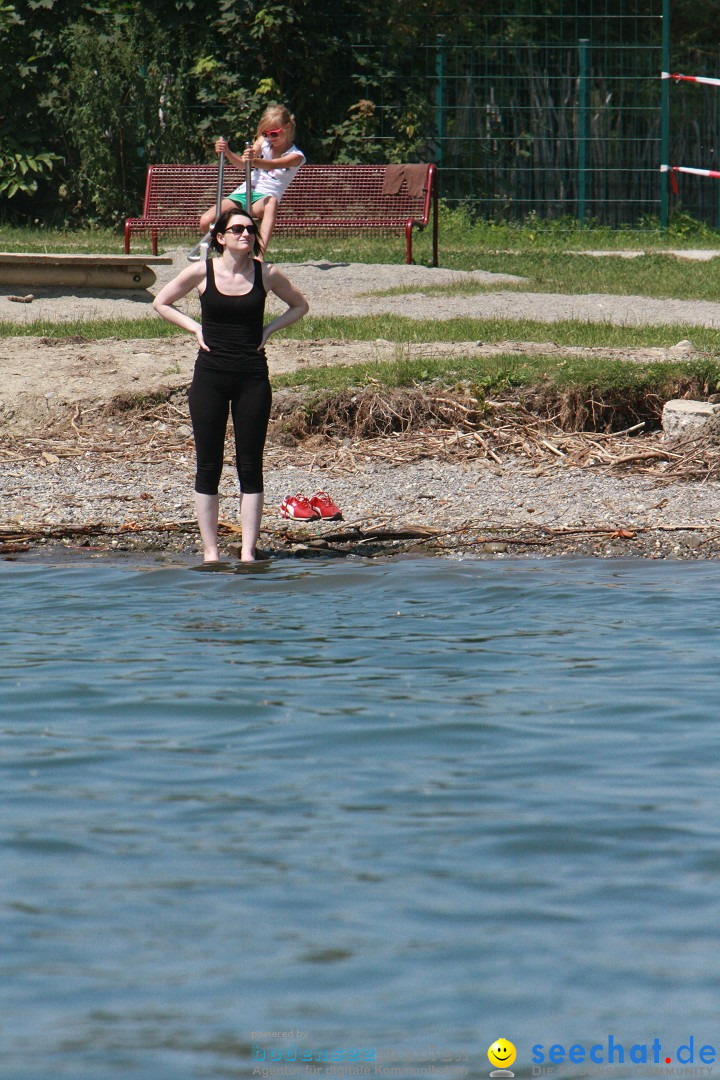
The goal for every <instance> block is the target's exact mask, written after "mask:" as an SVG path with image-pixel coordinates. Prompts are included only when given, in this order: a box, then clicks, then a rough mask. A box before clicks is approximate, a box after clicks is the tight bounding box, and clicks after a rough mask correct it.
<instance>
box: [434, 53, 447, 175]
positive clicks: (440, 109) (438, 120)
mask: <svg viewBox="0 0 720 1080" xmlns="http://www.w3.org/2000/svg"><path fill="white" fill-rule="evenodd" d="M435 40H436V41H437V52H436V53H435V78H436V82H435V127H436V129H437V137H438V141H437V151H436V153H435V161H436V163H437V164H438V165H442V157H443V139H444V138H445V35H444V34H438V35H437V37H436V39H435Z"/></svg>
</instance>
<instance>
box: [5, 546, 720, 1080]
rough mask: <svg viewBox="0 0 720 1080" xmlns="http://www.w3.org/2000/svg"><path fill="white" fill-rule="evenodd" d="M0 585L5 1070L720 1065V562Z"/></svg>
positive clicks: (79, 1077) (68, 574)
mask: <svg viewBox="0 0 720 1080" xmlns="http://www.w3.org/2000/svg"><path fill="white" fill-rule="evenodd" d="M0 589H1V595H2V615H1V616H0V620H1V622H0V641H1V642H2V656H3V676H2V681H1V683H0V709H1V712H2V723H1V725H0V732H1V738H2V758H1V763H2V789H1V790H2V795H1V798H2V817H1V819H0V820H1V821H2V833H1V842H2V853H1V860H2V861H1V862H0V868H1V870H2V873H1V874H0V942H1V943H2V974H3V978H2V980H1V981H0V1075H1V1076H3V1077H9V1078H11V1080H26V1078H27V1080H55V1078H60V1077H68V1078H73V1080H104V1078H109V1077H113V1078H115V1077H117V1078H123V1080H125V1078H132V1080H135V1078H142V1080H166V1078H167V1080H171V1078H172V1080H186V1078H188V1080H189V1078H204V1077H217V1078H220V1077H250V1076H252V1075H253V1070H255V1075H261V1076H262V1075H263V1072H262V1070H263V1069H265V1075H269V1076H273V1075H276V1076H286V1075H298V1076H305V1075H308V1074H310V1075H318V1076H320V1075H323V1076H324V1075H327V1070H328V1069H329V1068H330V1066H328V1065H323V1064H320V1065H317V1066H315V1065H313V1066H311V1067H309V1068H307V1067H306V1065H302V1064H300V1062H301V1060H302V1056H303V1052H304V1053H305V1059H304V1060H305V1061H307V1060H309V1058H308V1054H309V1056H310V1057H311V1058H312V1059H313V1061H315V1060H316V1057H315V1055H319V1060H320V1061H321V1062H323V1061H324V1060H325V1059H323V1057H322V1055H323V1053H324V1054H326V1056H327V1055H328V1054H330V1056H329V1057H328V1059H327V1060H328V1061H330V1062H333V1061H334V1062H336V1063H339V1062H341V1061H342V1062H344V1063H345V1067H346V1069H347V1070H349V1069H350V1064H349V1063H350V1062H352V1063H353V1065H352V1067H353V1068H355V1067H356V1066H357V1062H358V1060H364V1061H365V1062H367V1063H368V1066H367V1068H368V1070H369V1072H364V1073H363V1075H368V1074H371V1075H387V1073H383V1071H382V1069H380V1070H378V1068H377V1063H378V1061H388V1060H392V1059H393V1056H394V1057H395V1058H396V1059H398V1058H400V1055H402V1054H404V1055H405V1058H404V1063H403V1065H402V1067H401V1068H399V1071H397V1072H396V1073H395V1074H394V1075H396V1076H397V1075H403V1076H415V1075H433V1076H441V1075H446V1076H447V1075H450V1076H452V1077H455V1078H457V1077H462V1076H473V1077H474V1076H478V1077H484V1076H487V1075H488V1072H489V1069H490V1066H489V1063H488V1059H487V1053H486V1051H487V1048H488V1046H489V1045H490V1043H492V1042H493V1041H494V1040H495V1039H496V1038H498V1037H504V1038H507V1039H510V1040H512V1042H513V1043H514V1044H515V1046H516V1048H517V1061H516V1063H515V1066H514V1071H515V1073H516V1075H517V1076H519V1077H524V1076H530V1075H531V1067H532V1064H533V1060H538V1058H539V1057H540V1056H541V1054H545V1055H546V1054H547V1052H548V1049H549V1047H550V1046H551V1045H554V1044H559V1045H561V1046H564V1047H569V1046H570V1045H573V1044H580V1045H581V1046H584V1047H586V1048H589V1047H591V1046H592V1045H593V1044H597V1045H601V1046H603V1047H605V1048H606V1049H605V1051H602V1052H600V1051H596V1052H595V1060H598V1057H599V1058H600V1060H603V1058H602V1054H603V1053H605V1052H606V1051H607V1046H608V1040H614V1042H615V1043H616V1044H617V1043H622V1044H623V1045H624V1046H625V1048H626V1053H627V1050H628V1048H629V1047H630V1046H632V1045H634V1044H638V1045H640V1044H646V1045H647V1046H650V1044H651V1043H652V1042H653V1040H654V1039H659V1040H660V1043H661V1045H662V1061H663V1062H664V1060H665V1056H666V1055H667V1056H670V1057H671V1059H672V1063H673V1065H674V1064H675V1063H676V1060H677V1059H676V1053H675V1051H676V1048H677V1047H678V1046H680V1044H683V1045H689V1043H688V1040H689V1039H690V1037H692V1038H693V1039H694V1043H693V1044H692V1052H693V1054H694V1058H693V1060H694V1063H695V1065H698V1064H699V1063H700V1062H699V1060H698V1051H699V1048H700V1047H701V1046H703V1045H705V1044H713V1045H714V1046H717V1047H719V1048H720V1031H718V992H719V991H720V944H718V934H717V925H718V921H719V916H720V910H719V905H718V891H719V884H720V876H719V871H720V845H719V843H718V841H719V835H718V833H719V827H718V813H717V809H718V808H717V803H718V790H719V784H718V757H719V752H718V711H719V705H718V689H719V687H720V679H719V678H718V657H719V656H720V565H719V564H716V563H695V564H688V563H681V564H673V563H669V562H642V561H629V560H628V561H588V560H576V561H574V560H557V561H533V560H530V561H470V560H468V561H461V562H447V561H438V560H420V559H414V560H407V561H403V560H400V561H394V562H391V561H388V562H382V563H374V562H373V563H371V562H348V561H344V562H342V563H336V562H325V561H322V560H321V561H318V562H312V563H300V562H294V561H278V562H277V563H270V564H266V565H264V566H262V567H259V568H257V569H253V570H250V571H248V572H242V573H202V572H196V571H194V570H191V569H190V567H189V566H172V565H168V566H161V565H158V564H154V565H153V564H149V563H148V564H146V565H141V564H139V563H136V562H134V561H132V560H128V561H126V562H121V561H118V560H116V561H114V562H113V563H112V564H110V563H104V562H103V561H102V560H95V561H91V560H89V559H88V558H87V557H85V558H83V559H82V560H81V559H76V560H73V559H70V560H67V559H66V561H65V562H59V563H56V564H53V563H52V562H48V561H28V562H22V561H18V562H2V563H0ZM273 1033H278V1034H276V1035H273ZM282 1033H285V1035H283V1034H282ZM538 1045H542V1046H543V1048H544V1050H543V1051H538V1050H535V1051H534V1052H533V1051H532V1050H531V1048H532V1047H533V1046H535V1047H537V1046H538ZM293 1047H294V1048H295V1049H294V1050H293ZM353 1051H356V1053H355V1054H354V1055H353V1053H352V1052H353ZM533 1053H534V1055H535V1057H534V1058H533ZM554 1053H555V1055H556V1058H557V1056H558V1054H559V1052H558V1051H555V1052H554ZM578 1053H579V1052H578V1051H576V1054H578ZM363 1054H364V1058H363V1057H362V1055H363ZM441 1054H445V1058H444V1059H443V1060H444V1062H445V1065H444V1066H443V1067H444V1068H445V1072H443V1071H442V1068H441V1066H440V1064H439V1061H440V1055H441ZM293 1055H294V1056H293ZM333 1055H334V1056H333ZM433 1055H435V1057H434V1058H433ZM448 1055H449V1056H448ZM683 1057H684V1058H685V1059H687V1057H688V1055H687V1053H684V1055H682V1054H681V1056H680V1059H679V1060H683ZM273 1058H275V1059H277V1058H282V1059H283V1060H282V1062H278V1061H277V1060H275V1061H274V1062H273ZM423 1060H425V1061H426V1062H427V1061H428V1060H429V1061H432V1062H433V1064H432V1066H431V1067H428V1066H427V1065H426V1066H424V1067H423V1068H421V1067H420V1064H419V1062H421V1061H423ZM546 1060H547V1059H546ZM617 1060H618V1056H616V1057H615V1058H614V1059H613V1062H612V1064H613V1065H614V1064H615V1062H616V1061H617ZM634 1060H642V1055H641V1051H640V1050H636V1052H635V1058H634ZM705 1060H707V1052H706V1057H705ZM450 1061H451V1062H452V1063H451V1064H448V1062H450ZM648 1061H652V1057H649V1058H648ZM370 1062H374V1065H370V1064H369V1063H370ZM408 1062H410V1063H409V1064H408ZM396 1064H397V1062H396ZM270 1065H273V1066H274V1068H275V1072H273V1070H272V1068H268V1066H270ZM332 1068H333V1069H334V1070H335V1072H334V1073H333V1075H343V1073H342V1069H341V1067H340V1065H339V1064H336V1065H333V1066H332ZM312 1069H316V1072H315V1073H313V1072H312ZM423 1069H424V1071H423ZM448 1070H449V1071H448ZM463 1070H465V1071H464V1072H463ZM570 1074H571V1070H569V1069H567V1068H564V1067H559V1068H558V1067H556V1068H555V1073H554V1076H553V1080H558V1077H561V1076H564V1075H570ZM614 1074H616V1075H624V1074H623V1073H622V1070H619V1069H615V1070H614ZM631 1074H632V1075H637V1070H636V1071H635V1073H634V1074H633V1073H629V1074H628V1075H631ZM651 1074H652V1073H651V1072H650V1073H645V1072H643V1073H642V1075H651ZM345 1075H352V1073H350V1072H349V1071H346V1073H345Z"/></svg>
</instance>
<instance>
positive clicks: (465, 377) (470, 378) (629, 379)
mask: <svg viewBox="0 0 720 1080" xmlns="http://www.w3.org/2000/svg"><path fill="white" fill-rule="evenodd" d="M273 383H274V385H275V386H277V387H278V388H280V387H285V388H299V387H302V388H304V389H306V390H309V391H311V392H312V391H320V390H330V391H332V392H338V391H343V390H349V389H353V388H355V389H357V388H364V387H367V386H379V387H385V388H389V389H396V388H398V387H406V386H430V385H437V386H446V387H452V386H458V385H473V386H475V387H478V388H481V389H482V390H483V392H487V393H495V392H499V391H503V390H511V389H513V388H515V387H520V386H534V385H539V384H542V385H549V384H553V385H555V386H557V387H559V388H561V389H565V388H567V387H577V388H586V389H592V388H594V387H603V388H605V389H607V390H613V391H616V392H618V393H621V392H625V391H628V392H633V393H634V392H635V391H636V390H637V388H646V387H653V388H654V389H657V390H658V391H660V389H661V387H663V386H665V385H673V386H675V385H678V384H680V383H687V389H689V388H690V387H691V386H693V387H697V388H699V389H702V392H703V395H704V396H706V397H707V396H708V395H709V394H714V393H717V392H718V387H720V363H718V362H717V361H716V360H714V359H711V358H707V359H706V358H701V359H697V360H690V361H683V362H680V361H678V362H677V363H673V362H663V363H650V364H636V363H627V362H626V361H621V360H606V359H602V358H597V357H590V358H586V357H573V358H569V359H559V358H558V357H556V356H542V355H539V356H516V355H499V356H489V357H486V356H480V357H476V356H453V357H450V358H449V357H436V358H428V357H421V358H419V359H408V358H398V359H396V360H390V361H385V362H378V363H372V364H368V363H363V364H352V365H349V366H347V367H345V366H343V367H327V368H312V369H308V370H306V371H296V372H292V373H288V374H285V375H278V376H276V377H275V378H274V379H273Z"/></svg>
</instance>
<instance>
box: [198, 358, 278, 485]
mask: <svg viewBox="0 0 720 1080" xmlns="http://www.w3.org/2000/svg"><path fill="white" fill-rule="evenodd" d="M188 402H189V404H190V418H191V420H192V425H193V435H194V436H195V453H196V456H197V472H196V474H195V490H196V491H197V492H199V493H200V494H201V495H217V492H218V485H219V483H220V475H221V473H222V467H223V458H224V456H225V430H226V428H227V419H228V406H229V409H230V411H231V412H232V418H233V426H234V429H235V465H236V467H237V473H238V479H239V481H240V491H241V492H243V494H247V495H259V494H260V493H261V492H262V490H263V461H262V457H263V449H264V447H265V436H266V434H267V426H268V421H269V419H270V404H271V402H272V390H271V389H270V380H269V379H268V375H267V370H265V371H262V370H261V371H250V372H224V371H208V370H207V369H202V368H200V369H198V368H196V369H195V374H194V376H193V381H192V383H191V385H190V390H189V391H188Z"/></svg>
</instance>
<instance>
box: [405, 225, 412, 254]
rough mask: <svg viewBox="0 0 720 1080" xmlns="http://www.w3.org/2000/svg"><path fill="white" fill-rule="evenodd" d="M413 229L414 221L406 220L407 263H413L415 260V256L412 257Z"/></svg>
mask: <svg viewBox="0 0 720 1080" xmlns="http://www.w3.org/2000/svg"><path fill="white" fill-rule="evenodd" d="M412 230H413V223H412V221H406V222H405V262H406V263H411V262H412V261H413V257H412Z"/></svg>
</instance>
